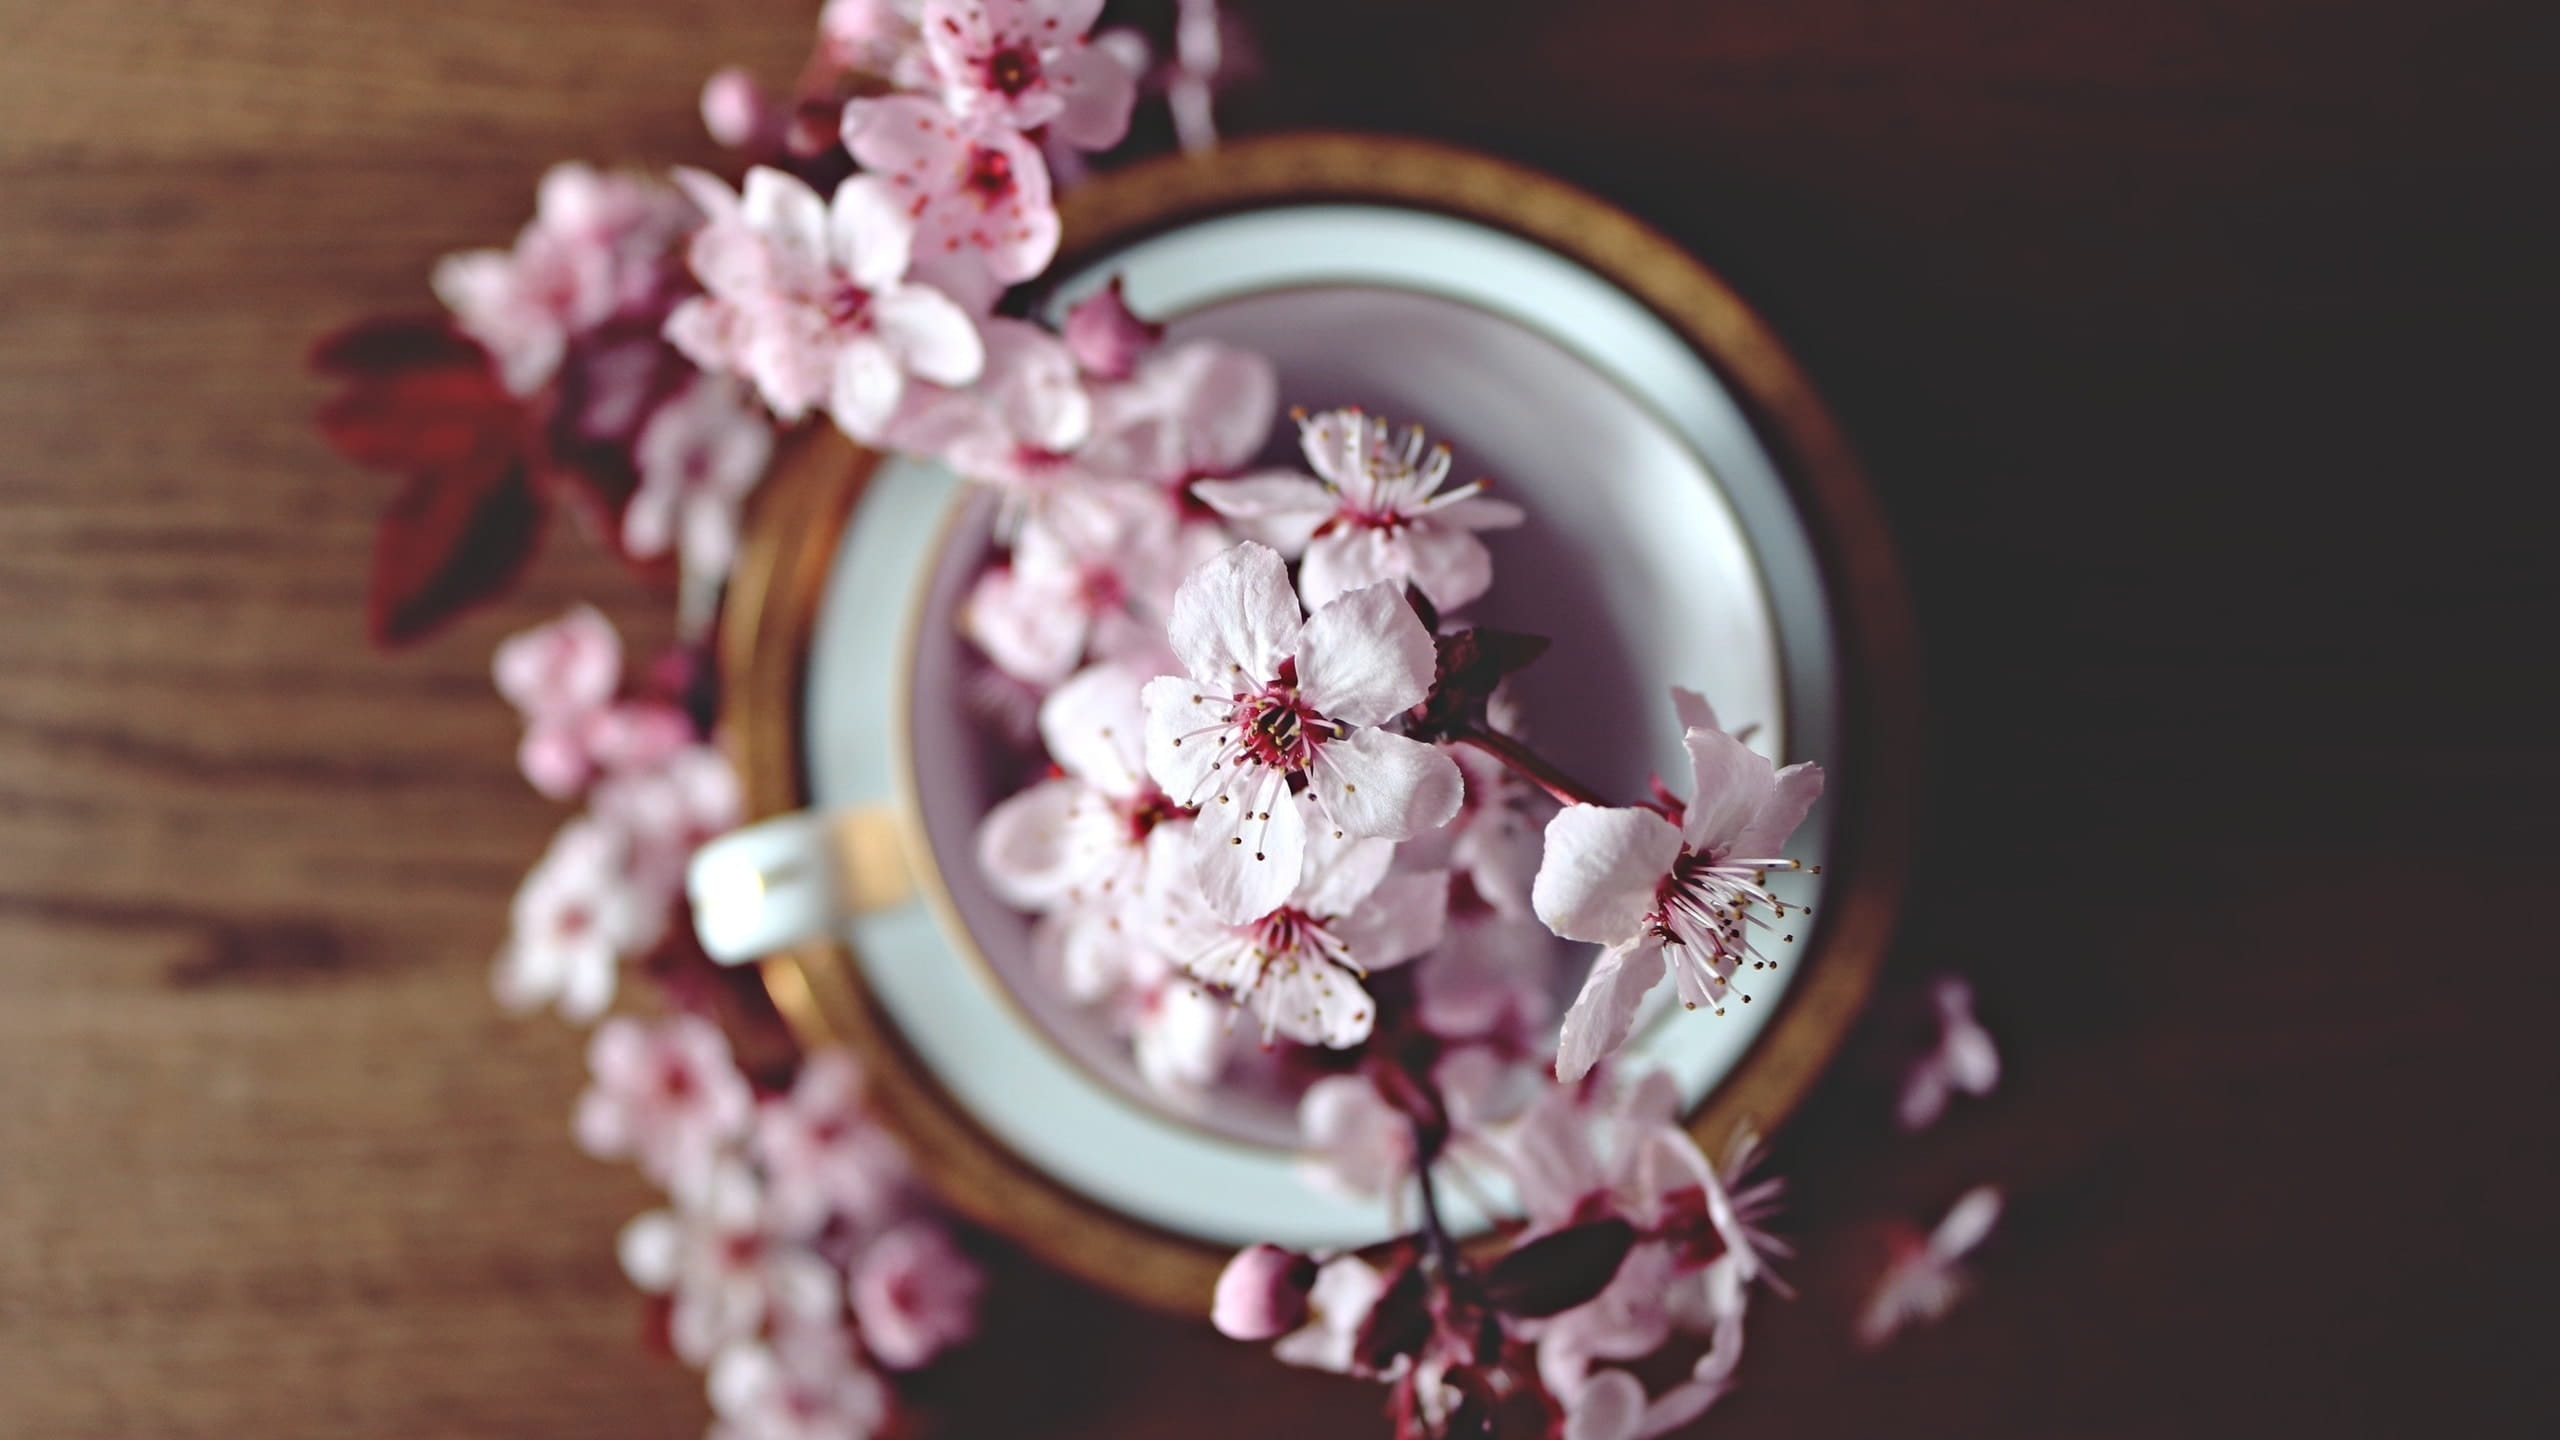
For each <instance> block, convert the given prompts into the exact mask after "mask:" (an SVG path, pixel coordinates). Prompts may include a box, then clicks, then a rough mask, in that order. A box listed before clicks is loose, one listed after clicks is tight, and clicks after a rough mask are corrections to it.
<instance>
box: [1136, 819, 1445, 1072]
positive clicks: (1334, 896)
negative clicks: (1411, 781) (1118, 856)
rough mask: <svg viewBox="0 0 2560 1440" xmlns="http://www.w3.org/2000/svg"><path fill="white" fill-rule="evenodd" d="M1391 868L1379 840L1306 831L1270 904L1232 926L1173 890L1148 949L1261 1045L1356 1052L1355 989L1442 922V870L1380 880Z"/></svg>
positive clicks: (1434, 933) (1360, 1009)
mask: <svg viewBox="0 0 2560 1440" xmlns="http://www.w3.org/2000/svg"><path fill="white" fill-rule="evenodd" d="M1194 855H1195V857H1196V855H1197V850H1196V848H1195V850H1194ZM1394 863H1395V847H1394V846H1393V845H1392V844H1389V843H1388V842H1386V841H1383V840H1347V839H1335V838H1333V837H1332V836H1331V835H1322V836H1318V837H1317V838H1316V839H1315V840H1314V841H1312V842H1311V843H1309V844H1308V845H1307V847H1306V852H1305V878H1304V880H1303V881H1302V882H1301V883H1300V884H1299V885H1298V886H1297V888H1296V889H1294V890H1292V891H1291V892H1290V893H1289V894H1287V895H1285V896H1283V897H1282V899H1281V903H1279V904H1277V905H1274V906H1273V907H1272V908H1271V909H1270V910H1268V911H1266V912H1265V913H1263V914H1260V915H1257V916H1255V917H1254V918H1253V919H1251V920H1247V921H1244V922H1241V923H1237V922H1232V921H1228V920H1224V919H1221V918H1219V917H1218V916H1216V915H1215V914H1212V913H1211V912H1209V911H1207V910H1205V909H1202V908H1200V907H1199V906H1198V905H1197V904H1184V903H1180V902H1181V899H1182V895H1181V892H1180V891H1179V890H1177V891H1175V893H1174V896H1173V897H1172V898H1173V901H1174V903H1170V904H1167V905H1166V906H1165V907H1164V909H1163V912H1162V916H1161V919H1162V924H1163V927H1164V928H1163V932H1162V939H1161V940H1160V942H1159V943H1160V944H1161V945H1162V947H1163V948H1164V950H1165V952H1166V953H1167V954H1169V955H1173V956H1175V957H1176V958H1177V959H1178V960H1179V962H1180V963H1181V965H1182V968H1183V969H1184V970H1185V971H1187V972H1188V973H1189V974H1190V975H1191V976H1192V977H1193V978H1194V979H1196V980H1198V981H1200V982H1201V983H1202V984H1204V985H1209V986H1213V987H1215V988H1216V989H1218V990H1220V991H1222V992H1224V993H1225V994H1227V995H1228V996H1229V997H1231V998H1232V999H1233V1000H1234V1001H1235V1002H1236V1003H1237V1004H1238V1005H1240V1006H1244V1007H1246V1008H1249V1009H1251V1010H1252V1011H1254V1012H1255V1014H1256V1015H1257V1016H1259V1017H1260V1019H1261V1021H1262V1033H1263V1038H1264V1039H1265V1040H1266V1041H1268V1040H1269V1039H1270V1037H1271V1036H1272V1035H1273V1034H1274V1033H1277V1034H1281V1035H1285V1036H1287V1037H1289V1038H1290V1039H1292V1040H1295V1041H1297V1042H1299V1043H1300V1044H1303V1045H1323V1046H1327V1047H1329V1048H1331V1049H1335V1050H1340V1049H1345V1048H1348V1047H1350V1046H1353V1045H1357V1044H1359V1043H1360V1042H1361V1041H1363V1040H1365V1039H1367V1038H1369V1030H1370V1027H1371V1026H1373V1025H1374V1024H1376V1023H1377V1008H1378V1007H1377V1004H1376V1002H1374V1001H1373V1000H1371V999H1370V997H1369V992H1368V990H1367V989H1366V988H1364V987H1363V986H1362V985H1361V983H1360V982H1361V981H1362V980H1363V979H1365V978H1366V977H1367V976H1368V975H1369V974H1370V973H1371V972H1373V971H1377V970H1383V969H1386V968H1388V967H1389V966H1393V965H1400V964H1402V963H1404V962H1405V961H1407V960H1410V959H1412V958H1413V957H1414V956H1416V955H1419V954H1421V953H1422V952H1423V951H1425V950H1428V949H1430V948H1431V947H1432V946H1433V945H1436V944H1438V943H1439V940H1440V932H1441V929H1442V927H1443V926H1444V925H1445V924H1446V922H1447V919H1448V904H1449V877H1448V874H1447V873H1446V872H1445V871H1438V870H1434V871H1428V872H1425V873H1422V874H1408V875H1390V874H1389V873H1388V869H1389V867H1391V866H1392V865H1393V864H1394ZM1196 873H1197V872H1196V868H1195V874H1196Z"/></svg>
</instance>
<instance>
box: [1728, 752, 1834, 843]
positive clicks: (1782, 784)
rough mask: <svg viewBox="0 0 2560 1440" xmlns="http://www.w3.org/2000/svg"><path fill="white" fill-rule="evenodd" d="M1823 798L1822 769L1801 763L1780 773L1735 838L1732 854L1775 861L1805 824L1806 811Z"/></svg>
mask: <svg viewBox="0 0 2560 1440" xmlns="http://www.w3.org/2000/svg"><path fill="white" fill-rule="evenodd" d="M1821 798H1822V767H1821V766H1819V765H1811V764H1798V765H1790V766H1788V767H1787V768H1786V769H1784V770H1781V771H1779V772H1778V778H1777V781H1776V783H1775V784H1774V785H1772V786H1771V787H1770V789H1769V791H1768V793H1766V794H1764V795H1763V796H1761V798H1760V804H1759V806H1758V807H1757V808H1756V809H1754V810H1753V811H1752V812H1751V818H1750V819H1749V820H1748V821H1746V822H1744V824H1743V827H1742V831H1741V833H1740V834H1737V835H1735V836H1734V837H1733V844H1732V849H1731V853H1733V854H1735V855H1739V856H1741V857H1742V858H1744V859H1746V860H1771V859H1776V858H1777V857H1778V856H1780V855H1782V854H1784V853H1785V850H1786V844H1787V837H1789V836H1791V835H1793V834H1795V833H1796V827H1797V826H1799V825H1801V824H1803V823H1804V817H1805V812H1806V811H1809V810H1811V809H1812V808H1813V802H1814V801H1816V800H1819V799H1821Z"/></svg>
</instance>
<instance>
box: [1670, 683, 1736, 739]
mask: <svg viewBox="0 0 2560 1440" xmlns="http://www.w3.org/2000/svg"><path fill="white" fill-rule="evenodd" d="M1671 713H1672V714H1674V715H1677V716H1679V717H1680V728H1681V729H1683V730H1721V729H1723V728H1724V727H1723V726H1721V725H1719V724H1717V723H1716V707H1714V706H1713V705H1710V704H1708V703H1707V697H1706V696H1704V695H1701V694H1699V693H1698V692H1697V691H1695V690H1684V689H1682V688H1681V687H1679V686H1677V685H1674V686H1672V687H1671Z"/></svg>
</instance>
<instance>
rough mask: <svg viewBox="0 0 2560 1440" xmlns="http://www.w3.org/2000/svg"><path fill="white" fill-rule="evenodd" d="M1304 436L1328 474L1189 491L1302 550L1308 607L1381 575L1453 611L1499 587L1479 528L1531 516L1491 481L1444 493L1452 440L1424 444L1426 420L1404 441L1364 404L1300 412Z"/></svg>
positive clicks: (1287, 548)
mask: <svg viewBox="0 0 2560 1440" xmlns="http://www.w3.org/2000/svg"><path fill="white" fill-rule="evenodd" d="M1298 433H1299V439H1300V442H1301V443H1302V445H1303V446H1304V448H1305V450H1306V455H1307V463H1308V464H1309V465H1311V466H1313V467H1314V468H1315V472H1316V474H1317V475H1318V476H1319V477H1321V478H1320V480H1310V479H1308V478H1307V477H1305V476H1303V475H1296V476H1289V475H1268V476H1257V477H1253V478H1249V479H1242V480H1212V481H1203V482H1201V483H1199V484H1197V485H1194V486H1192V487H1191V488H1192V493H1193V494H1195V495H1198V496H1199V497H1200V498H1201V499H1202V500H1203V501H1206V502H1207V503H1208V505H1209V506H1210V508H1212V509H1214V510H1216V511H1217V512H1218V513H1220V514H1222V515H1225V516H1226V517H1228V518H1229V519H1231V520H1233V521H1235V522H1236V523H1237V525H1238V526H1239V527H1241V528H1242V529H1243V530H1244V531H1245V533H1247V534H1248V535H1251V536H1253V537H1254V538H1255V539H1258V540H1261V541H1263V542H1264V543H1266V544H1269V545H1272V546H1274V547H1276V548H1278V549H1279V550H1280V551H1281V552H1282V553H1283V554H1287V555H1293V556H1294V555H1304V557H1305V563H1304V564H1303V565H1302V566H1301V567H1300V570H1299V574H1298V585H1299V588H1300V589H1301V590H1303V591H1304V592H1305V594H1306V597H1307V603H1308V604H1310V605H1322V604H1324V603H1325V602H1326V601H1328V600H1330V599H1332V598H1334V597H1335V596H1337V595H1342V594H1346V593H1348V592H1350V591H1353V590H1357V589H1359V588H1360V587H1362V586H1364V585H1375V584H1379V583H1382V582H1383V583H1387V584H1392V585H1394V586H1396V587H1397V588H1399V589H1401V588H1402V587H1404V586H1406V585H1412V586H1414V587H1415V588H1416V589H1419V590H1420V591H1421V592H1422V593H1423V594H1425V595H1427V596H1429V597H1430V598H1431V603H1432V604H1433V605H1435V606H1438V607H1439V608H1440V610H1441V611H1443V612H1444V613H1445V612H1448V611H1451V610H1455V609H1457V608H1458V607H1460V606H1462V605H1464V604H1466V603H1467V602H1469V601H1471V600H1473V599H1475V598H1476V597H1477V596H1480V595H1482V594H1483V593H1484V592H1485V590H1486V588H1487V587H1488V586H1490V585H1491V584H1492V583H1493V558H1492V556H1491V555H1490V554H1489V553H1487V552H1486V550H1485V548H1484V542H1483V541H1481V540H1478V539H1477V538H1476V533H1475V532H1477V531H1479V530H1498V529H1502V528H1505V527H1508V526H1512V525H1517V524H1519V523H1520V522H1521V520H1522V518H1523V516H1522V514H1521V511H1520V507H1519V506H1517V505H1513V504H1511V503H1509V502H1508V501H1503V500H1488V499H1485V498H1484V496H1483V493H1482V492H1483V490H1484V488H1485V482H1484V481H1482V480H1476V481H1471V482H1469V483H1468V484H1465V485H1461V486H1459V487H1458V488H1456V489H1454V490H1449V491H1446V492H1443V491H1442V490H1441V488H1440V487H1441V486H1442V485H1443V484H1445V483H1447V481H1448V478H1449V447H1448V446H1446V445H1435V446H1432V447H1430V448H1429V449H1428V450H1427V451H1426V450H1425V448H1424V440H1423V435H1422V427H1420V426H1418V425H1417V426H1414V427H1412V428H1411V429H1408V430H1406V431H1405V432H1404V435H1403V438H1402V439H1401V440H1399V439H1397V438H1395V437H1394V435H1393V433H1392V431H1391V430H1390V428H1389V427H1388V426H1387V424H1386V423H1385V422H1383V421H1380V420H1376V419H1373V418H1371V417H1370V416H1369V415H1368V414H1366V413H1365V412H1363V411H1360V410H1357V409H1349V410H1328V411H1326V412H1325V413H1323V414H1321V415H1312V416H1305V417H1302V418H1301V419H1300V420H1299V421H1298Z"/></svg>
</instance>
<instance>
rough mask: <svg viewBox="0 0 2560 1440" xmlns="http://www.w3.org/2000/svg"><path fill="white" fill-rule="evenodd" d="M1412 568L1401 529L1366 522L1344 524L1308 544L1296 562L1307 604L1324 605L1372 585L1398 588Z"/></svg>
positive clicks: (1401, 587) (1300, 585)
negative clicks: (1303, 557)
mask: <svg viewBox="0 0 2560 1440" xmlns="http://www.w3.org/2000/svg"><path fill="white" fill-rule="evenodd" d="M1412 570H1413V559H1412V556H1411V555H1409V554H1408V553H1406V550H1405V543H1404V536H1403V534H1402V532H1400V531H1388V530H1381V529H1377V528H1375V527H1373V526H1368V525H1344V526H1338V527H1336V528H1334V529H1332V530H1329V531H1327V532H1325V533H1324V534H1322V535H1319V536H1317V537H1316V538H1315V539H1314V540H1312V541H1309V542H1308V544H1307V553H1306V559H1305V560H1304V562H1303V563H1301V564H1300V565H1299V566H1298V588H1299V590H1300V591H1302V592H1303V593H1304V594H1305V595H1306V598H1307V603H1308V604H1310V605H1323V604H1326V603H1327V602H1329V601H1332V600H1334V599H1336V598H1338V597H1340V596H1342V595H1346V594H1349V593H1350V592H1351V591H1354V590H1360V589H1365V588H1366V587H1368V586H1371V585H1386V586H1391V587H1393V588H1395V589H1398V590H1401V589H1403V588H1404V582H1405V579H1406V577H1407V576H1408V575H1410V574H1411V573H1412Z"/></svg>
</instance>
